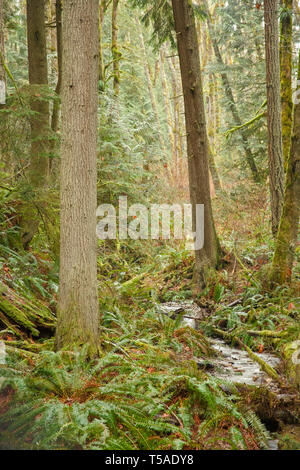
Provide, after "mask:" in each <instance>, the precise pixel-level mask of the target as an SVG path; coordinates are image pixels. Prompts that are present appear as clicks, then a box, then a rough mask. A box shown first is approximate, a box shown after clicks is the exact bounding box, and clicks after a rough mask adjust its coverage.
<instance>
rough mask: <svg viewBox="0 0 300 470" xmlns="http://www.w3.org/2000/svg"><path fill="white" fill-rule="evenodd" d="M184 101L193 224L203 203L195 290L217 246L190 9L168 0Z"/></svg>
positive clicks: (211, 263)
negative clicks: (202, 222)
mask: <svg viewBox="0 0 300 470" xmlns="http://www.w3.org/2000/svg"><path fill="white" fill-rule="evenodd" d="M172 6H173V13H174V21H175V31H176V35H177V45H178V53H179V60H180V68H181V78H182V88H183V94H184V104H185V119H186V135H187V154H188V171H189V183H190V198H191V203H192V204H193V219H194V220H193V222H194V229H195V227H196V224H195V208H196V204H204V208H205V209H204V217H205V219H204V232H205V235H204V239H205V240H204V247H203V249H201V250H195V258H196V262H195V292H197V291H198V292H199V290H200V289H201V287H202V286H203V285H204V284H205V271H206V268H208V267H216V266H217V264H218V260H219V253H220V246H219V242H218V238H217V235H216V230H215V226H214V220H213V214H212V206H211V199H210V189H209V165H208V142H207V131H206V119H205V111H204V99H203V89H202V78H201V73H200V70H201V66H200V56H199V47H198V38H197V31H196V24H195V17H194V11H193V7H192V5H191V3H190V2H189V0H183V1H182V0H172Z"/></svg>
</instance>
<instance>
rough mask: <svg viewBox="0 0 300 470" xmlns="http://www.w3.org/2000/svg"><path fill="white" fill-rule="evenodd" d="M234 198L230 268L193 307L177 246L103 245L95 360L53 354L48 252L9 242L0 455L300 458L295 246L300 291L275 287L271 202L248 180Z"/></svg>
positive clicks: (223, 235)
mask: <svg viewBox="0 0 300 470" xmlns="http://www.w3.org/2000/svg"><path fill="white" fill-rule="evenodd" d="M226 190H227V196H226V197H220V198H216V199H215V201H214V204H215V208H214V210H215V218H216V222H217V230H218V233H219V234H220V239H221V244H222V247H223V250H224V257H223V260H222V266H221V268H220V270H219V271H218V272H213V271H212V272H211V273H210V274H209V277H208V279H207V287H206V289H205V290H204V291H203V292H202V294H201V295H200V296H198V297H197V298H193V296H192V274H193V258H192V255H191V253H190V252H187V251H185V249H184V247H183V246H181V245H180V244H179V243H178V242H174V243H172V242H170V243H169V244H167V245H166V244H165V243H164V242H156V245H153V244H152V245H151V246H150V245H149V246H147V247H146V249H145V245H144V244H143V243H145V242H143V243H142V242H135V244H133V243H132V242H130V243H128V244H125V243H124V244H123V245H118V244H116V243H115V242H110V243H107V242H106V243H104V242H103V244H102V245H101V250H99V252H101V257H100V255H99V260H98V268H99V271H98V273H99V274H98V275H99V294H100V312H101V315H102V320H101V347H102V354H101V357H100V358H99V359H97V360H89V359H88V356H87V351H86V350H85V349H84V348H83V349H82V350H81V351H75V352H73V353H70V352H66V351H65V352H60V353H55V352H53V350H54V341H53V333H54V329H55V308H56V301H57V289H58V277H57V267H56V266H55V265H54V264H53V260H52V259H51V258H50V256H49V253H48V252H47V250H41V249H40V250H36V251H31V252H28V253H25V254H18V253H16V252H14V251H12V250H10V249H9V248H8V247H7V246H4V245H3V246H2V245H1V246H0V263H1V264H2V274H1V276H2V279H1V283H0V290H1V292H0V294H1V301H0V325H1V326H0V328H2V330H1V331H0V341H1V340H2V341H3V342H4V344H5V352H6V356H5V357H4V352H3V351H2V362H3V364H2V365H0V370H1V373H0V375H1V376H2V379H0V380H2V391H1V393H0V448H25V449H26V448H31V449H32V448H38V449H201V450H206V449H251V450H254V449H269V448H275V449H277V448H281V449H300V427H299V425H300V415H299V409H300V406H299V405H300V397H299V393H298V392H297V390H296V389H295V388H294V387H293V384H292V383H291V382H290V380H289V378H288V374H287V363H286V361H285V356H284V354H283V352H284V350H285V348H286V345H288V344H290V343H291V342H293V341H295V340H297V339H298V338H299V330H300V328H299V324H300V323H299V319H300V318H299V316H300V297H299V292H300V269H299V268H300V256H299V255H300V252H299V247H298V248H297V256H296V262H295V276H294V280H293V284H292V285H290V286H283V287H280V288H277V289H275V290H269V288H268V286H267V284H266V282H265V280H266V274H267V271H268V263H269V262H270V260H271V258H272V252H273V240H272V237H271V235H270V225H269V222H268V219H269V216H268V214H269V208H268V204H267V195H266V194H265V193H264V192H263V191H262V190H259V189H258V188H257V187H255V188H252V187H248V189H246V190H245V185H244V183H243V182H241V183H240V184H239V185H236V186H234V187H227V188H226ZM228 214H230V215H229V216H228ZM168 308H169V310H168ZM186 317H190V318H186ZM266 331H267V332H268V333H266ZM253 354H255V355H253ZM3 358H4V359H5V360H4V359H3ZM257 358H260V359H264V362H261V364H260V367H259V366H258V364H257ZM226 361H227V364H226ZM0 364H1V350H0ZM259 368H262V369H263V371H264V372H260V371H259V370H258V369H259ZM230 369H232V371H234V374H231V375H230V374H229V371H230ZM225 376H227V377H226V379H225Z"/></svg>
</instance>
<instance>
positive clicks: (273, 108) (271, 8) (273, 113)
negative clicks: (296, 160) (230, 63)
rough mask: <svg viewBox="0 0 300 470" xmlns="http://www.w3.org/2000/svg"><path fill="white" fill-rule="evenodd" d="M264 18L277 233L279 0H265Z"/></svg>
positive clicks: (281, 179)
mask: <svg viewBox="0 0 300 470" xmlns="http://www.w3.org/2000/svg"><path fill="white" fill-rule="evenodd" d="M264 19H265V48H266V84H267V109H268V111H267V121H268V157H269V180H270V195H271V222H272V232H273V235H274V236H276V234H277V230H278V226H279V222H280V217H281V212H282V204H283V195H284V170H283V152H282V126H281V95H280V61H279V27H278V0H265V2H264Z"/></svg>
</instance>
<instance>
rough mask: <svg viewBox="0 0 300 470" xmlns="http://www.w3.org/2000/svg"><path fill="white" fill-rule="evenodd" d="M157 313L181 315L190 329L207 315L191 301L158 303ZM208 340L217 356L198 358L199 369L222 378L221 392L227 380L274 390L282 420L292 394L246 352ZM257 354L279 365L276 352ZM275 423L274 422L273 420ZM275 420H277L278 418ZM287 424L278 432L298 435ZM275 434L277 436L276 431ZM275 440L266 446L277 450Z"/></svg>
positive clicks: (294, 427)
mask: <svg viewBox="0 0 300 470" xmlns="http://www.w3.org/2000/svg"><path fill="white" fill-rule="evenodd" d="M158 312H159V313H161V314H164V315H167V316H169V317H170V318H173V319H176V317H177V316H178V315H184V316H183V317H182V323H183V324H185V325H188V326H190V327H192V328H197V322H198V320H204V319H205V317H207V313H206V312H204V311H203V310H202V309H201V308H200V307H198V306H197V305H196V304H195V303H193V302H168V303H166V304H161V305H159V306H158ZM209 341H210V344H211V346H212V348H213V349H214V350H215V352H216V355H215V356H214V357H212V358H209V360H208V361H207V360H202V359H199V361H198V366H199V368H203V369H205V370H206V371H207V373H210V374H211V375H213V376H215V377H218V378H219V379H221V380H222V379H223V380H224V384H223V386H222V385H221V387H222V388H223V389H224V391H227V387H228V385H227V384H228V383H234V384H243V385H245V386H255V387H257V388H258V389H259V388H260V387H264V388H266V389H268V390H269V391H271V392H273V393H275V394H276V397H277V398H278V400H279V401H280V403H282V405H281V406H282V408H283V410H282V413H281V416H282V419H283V421H284V420H285V416H286V414H287V410H285V409H284V408H286V404H287V403H289V404H290V403H293V400H294V399H295V397H294V396H290V395H285V394H284V393H282V391H281V390H280V386H279V385H278V384H277V382H276V381H274V380H273V379H272V378H270V377H269V376H268V375H267V374H266V373H265V372H264V371H263V370H262V369H261V367H260V365H259V364H258V363H257V362H255V361H253V359H251V358H250V357H249V355H248V353H247V351H243V350H241V349H238V348H235V347H232V346H229V345H228V344H226V343H225V341H223V340H221V339H216V338H209ZM256 354H257V355H258V356H259V357H260V358H261V359H263V361H264V362H265V363H267V364H268V365H270V366H272V367H273V368H274V369H275V370H276V369H278V367H279V366H280V363H281V360H280V359H279V358H278V357H277V356H276V355H275V354H271V353H256ZM279 414H280V413H279ZM274 422H277V421H276V420H275V421H274ZM278 423H280V420H279V421H278ZM265 424H266V423H265ZM286 424H287V426H285V427H282V428H281V429H280V425H279V429H278V430H277V431H279V430H280V432H281V434H285V433H286V432H288V433H289V434H290V435H292V436H294V435H295V436H297V437H298V436H300V426H299V425H298V424H295V423H293V424H291V423H286ZM273 425H274V424H273ZM275 427H276V426H275ZM271 430H272V429H271ZM274 430H275V429H274ZM276 437H278V435H277V434H276ZM278 443H279V440H278V439H274V440H272V441H270V442H269V449H270V450H278ZM299 446H300V440H299ZM299 448H300V447H299Z"/></svg>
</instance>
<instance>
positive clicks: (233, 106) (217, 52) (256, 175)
mask: <svg viewBox="0 0 300 470" xmlns="http://www.w3.org/2000/svg"><path fill="white" fill-rule="evenodd" d="M203 4H204V5H205V9H206V11H207V25H208V31H209V35H210V39H211V42H212V46H213V49H214V53H215V56H216V59H217V62H218V64H219V65H220V69H221V70H223V72H221V79H222V84H223V88H224V92H225V96H226V99H227V101H228V106H229V110H230V112H231V114H232V117H233V120H234V123H235V125H236V126H241V125H242V120H241V118H240V115H239V112H238V109H237V106H236V102H235V99H234V96H233V92H232V89H231V86H230V82H229V79H228V76H227V73H226V72H225V71H224V69H225V64H224V62H223V58H222V55H221V52H220V49H219V45H218V43H217V41H216V39H215V33H214V30H213V24H212V21H211V17H210V13H209V8H208V6H207V2H206V0H203ZM240 134H241V138H242V144H243V148H244V152H245V157H246V161H247V164H248V166H249V169H250V170H251V173H252V177H253V180H254V181H256V182H259V181H260V175H259V173H258V169H257V166H256V163H255V160H254V156H253V153H252V150H251V147H250V144H249V141H248V138H247V135H246V133H245V131H243V130H242V129H241V130H240Z"/></svg>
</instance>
